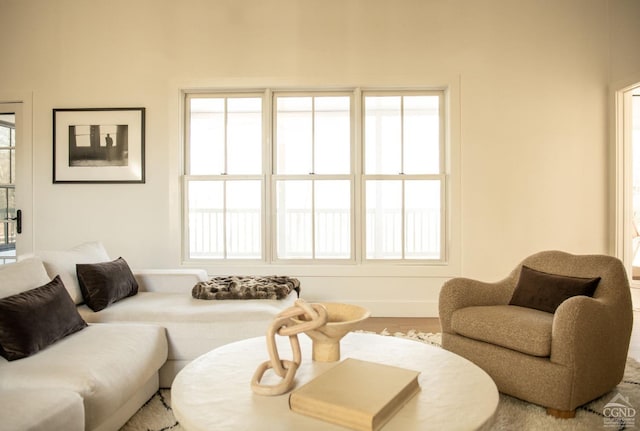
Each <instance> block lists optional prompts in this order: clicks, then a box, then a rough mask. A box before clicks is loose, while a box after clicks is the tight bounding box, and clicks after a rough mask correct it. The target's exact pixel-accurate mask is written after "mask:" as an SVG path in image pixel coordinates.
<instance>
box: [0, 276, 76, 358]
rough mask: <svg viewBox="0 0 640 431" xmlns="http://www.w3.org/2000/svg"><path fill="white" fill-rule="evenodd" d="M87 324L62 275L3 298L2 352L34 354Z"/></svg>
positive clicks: (0, 318)
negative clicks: (79, 312)
mask: <svg viewBox="0 0 640 431" xmlns="http://www.w3.org/2000/svg"><path fill="white" fill-rule="evenodd" d="M86 326H87V324H86V323H85V321H84V320H82V317H80V314H78V310H77V308H76V305H75V304H74V303H73V301H72V300H71V298H70V297H69V293H68V292H67V290H66V289H65V288H64V285H63V284H62V281H61V280H60V277H59V276H56V277H55V278H54V279H53V280H52V281H50V282H49V283H47V284H45V285H44V286H41V287H37V288H35V289H31V290H27V291H25V292H21V293H18V294H15V295H11V296H7V297H5V298H2V299H0V355H1V356H2V357H4V358H6V359H8V360H10V361H13V360H16V359H22V358H25V357H27V356H30V355H33V354H35V353H37V352H39V351H40V350H42V349H44V348H45V347H47V346H50V345H51V344H53V343H55V342H56V341H58V340H61V339H62V338H64V337H66V336H67V335H70V334H73V333H74V332H77V331H80V330H81V329H83V328H85V327H86Z"/></svg>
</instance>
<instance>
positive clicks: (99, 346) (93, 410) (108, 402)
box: [0, 323, 167, 430]
mask: <svg viewBox="0 0 640 431" xmlns="http://www.w3.org/2000/svg"><path fill="white" fill-rule="evenodd" d="M166 359H167V339H166V335H165V330H164V328H162V327H160V326H157V325H148V324H145V325H141V324H127V325H123V324H117V323H110V324H108V325H101V324H96V325H89V327H87V328H85V329H84V330H82V331H80V332H77V333H75V334H73V335H71V336H69V337H66V338H64V339H63V340H60V341H59V342H57V343H56V344H54V345H52V346H50V347H49V348H48V349H46V350H44V351H42V352H40V353H39V354H37V355H33V356H30V357H28V358H25V359H21V360H19V361H12V362H8V361H6V360H4V359H2V358H0V391H3V390H5V389H8V388H11V389H42V390H46V389H59V390H61V391H63V390H64V391H66V390H69V391H73V392H76V393H78V394H79V395H80V396H81V397H82V398H83V400H84V406H85V421H86V424H85V429H87V430H91V429H96V428H97V427H99V426H100V425H101V424H102V423H104V422H105V421H108V420H109V418H110V417H111V415H112V414H113V412H115V411H117V410H118V409H119V408H120V407H122V406H123V405H125V403H127V401H128V400H129V399H130V398H131V397H132V396H134V394H136V392H137V391H139V389H140V388H141V387H142V386H143V385H145V383H146V382H148V381H149V380H150V379H151V378H153V376H154V375H155V374H156V373H157V371H158V369H159V368H160V367H161V366H162V364H164V362H165V361H166Z"/></svg>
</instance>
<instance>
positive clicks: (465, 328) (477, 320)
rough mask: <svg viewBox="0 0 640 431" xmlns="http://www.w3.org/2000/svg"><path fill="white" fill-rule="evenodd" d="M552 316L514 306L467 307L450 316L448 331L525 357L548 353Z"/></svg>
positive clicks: (546, 354)
mask: <svg viewBox="0 0 640 431" xmlns="http://www.w3.org/2000/svg"><path fill="white" fill-rule="evenodd" d="M552 325H553V314H551V313H547V312H544V311H540V310H535V309H533V308H525V307H518V306H514V305H492V306H479V307H466V308H461V309H459V310H456V311H454V312H453V314H452V315H451V328H452V329H453V330H454V331H455V332H456V333H458V334H460V335H462V336H465V337H467V338H472V339H474V340H478V341H484V342H486V343H490V344H496V345H498V346H502V347H506V348H508V349H512V350H516V351H518V352H522V353H525V354H527V355H533V356H541V357H547V356H549V355H550V354H551V327H552Z"/></svg>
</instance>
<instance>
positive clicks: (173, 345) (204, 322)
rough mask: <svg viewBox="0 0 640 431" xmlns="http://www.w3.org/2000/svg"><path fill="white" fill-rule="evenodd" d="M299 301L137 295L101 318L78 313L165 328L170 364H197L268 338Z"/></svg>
mask: <svg viewBox="0 0 640 431" xmlns="http://www.w3.org/2000/svg"><path fill="white" fill-rule="evenodd" d="M296 299H297V298H296V294H295V293H291V294H289V296H288V297H287V298H285V299H280V300H264V299H248V300H243V301H202V300H199V299H194V298H192V297H191V294H190V293H189V292H184V293H165V292H139V293H138V294H137V295H135V296H132V297H130V298H126V299H123V300H122V301H118V302H116V303H114V304H112V305H111V306H110V307H108V308H106V309H104V310H102V311H100V312H98V313H95V312H93V311H91V309H90V308H89V307H87V306H86V304H85V305H81V306H79V307H78V311H79V312H80V315H81V316H82V317H83V318H84V319H85V320H86V321H87V322H89V323H92V322H96V323H107V322H148V323H156V324H159V325H162V326H164V327H165V328H166V329H167V338H168V340H169V359H185V360H193V359H195V358H196V357H198V356H200V355H202V354H203V353H206V352H208V351H209V350H211V349H213V348H215V347H219V346H220V345H222V344H226V343H230V342H233V341H238V340H241V339H244V338H251V337H258V336H264V335H265V334H266V332H267V329H268V327H269V324H270V323H271V322H272V321H273V318H274V317H275V316H276V314H278V313H280V312H282V311H283V310H285V309H287V308H289V307H291V306H293V305H294V303H295V301H296ZM239 302H240V303H239Z"/></svg>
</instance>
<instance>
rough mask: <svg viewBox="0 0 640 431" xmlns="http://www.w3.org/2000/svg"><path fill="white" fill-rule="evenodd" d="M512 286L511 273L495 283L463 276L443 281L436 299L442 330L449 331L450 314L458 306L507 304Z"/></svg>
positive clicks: (512, 277)
mask: <svg viewBox="0 0 640 431" xmlns="http://www.w3.org/2000/svg"><path fill="white" fill-rule="evenodd" d="M514 286H515V277H514V274H513V273H512V274H511V275H509V277H507V278H505V279H503V280H501V281H498V282H495V283H487V282H483V281H478V280H473V279H470V278H463V277H457V278H452V279H451V280H449V281H447V282H445V283H444V284H443V285H442V289H441V290H440V298H439V301H438V303H439V315H440V324H441V326H442V332H451V315H452V314H453V312H454V311H456V310H458V309H460V308H465V307H472V306H481V305H503V304H507V303H508V302H509V300H510V299H511V295H512V294H513V288H514Z"/></svg>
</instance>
